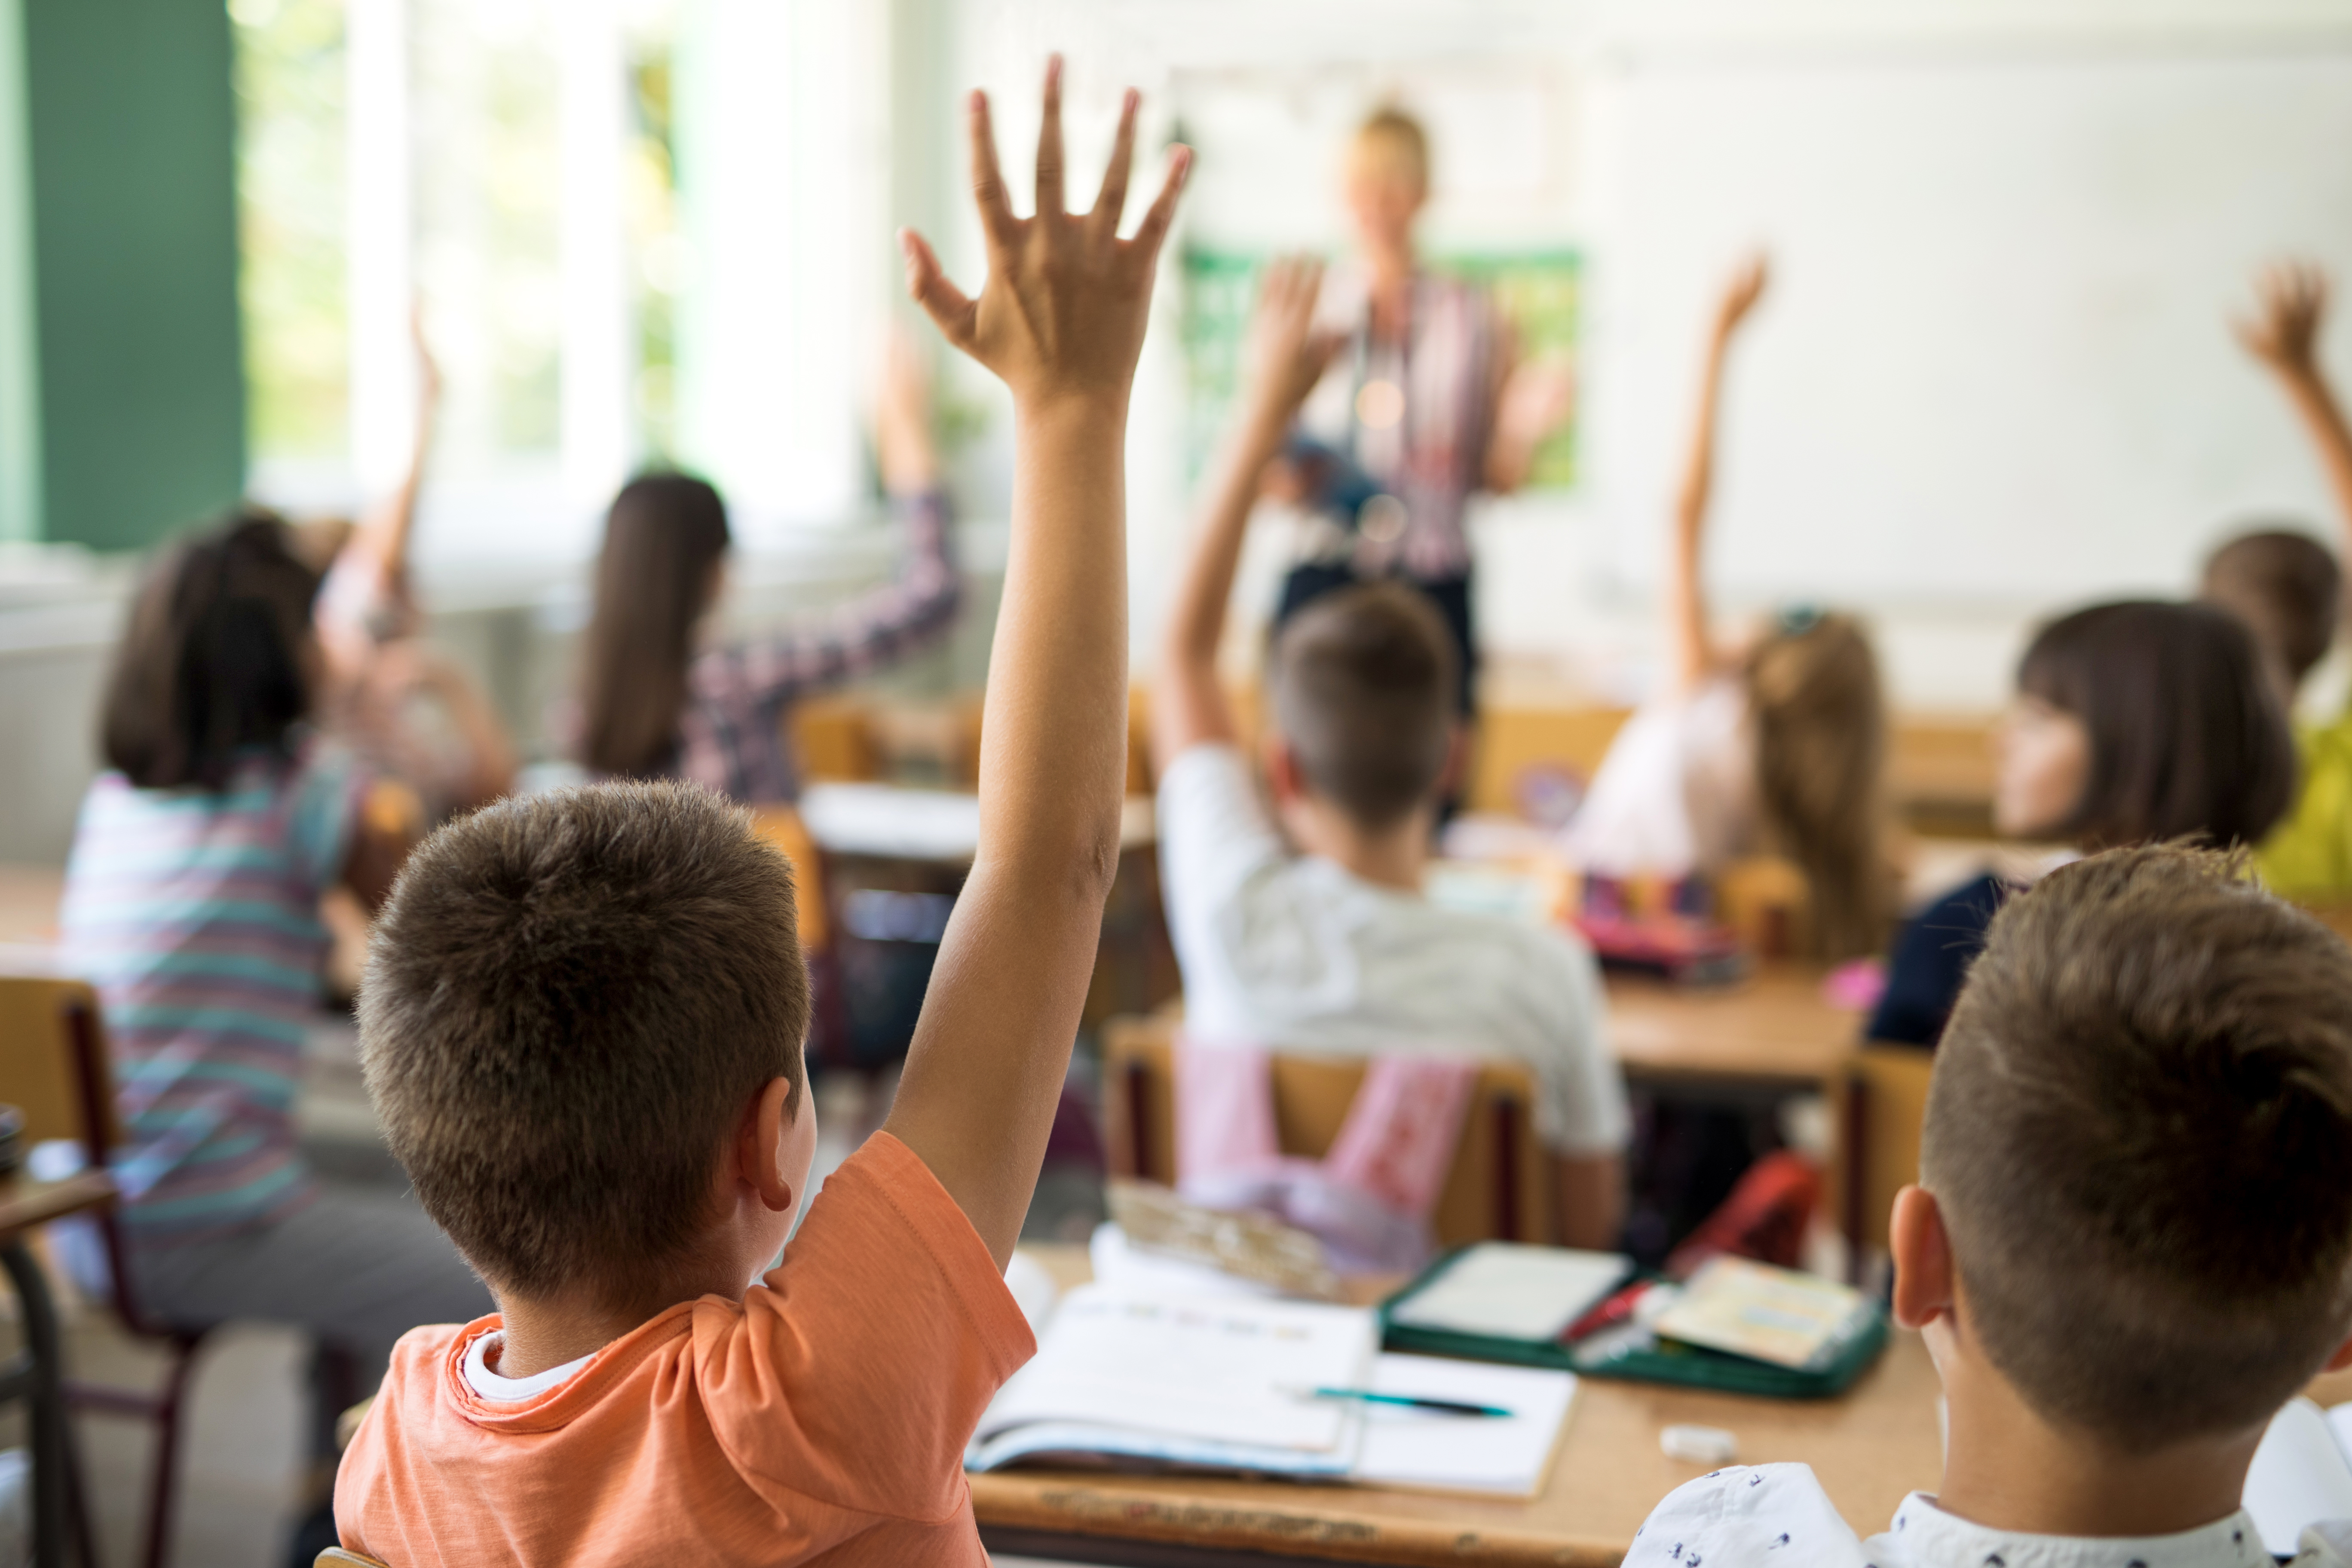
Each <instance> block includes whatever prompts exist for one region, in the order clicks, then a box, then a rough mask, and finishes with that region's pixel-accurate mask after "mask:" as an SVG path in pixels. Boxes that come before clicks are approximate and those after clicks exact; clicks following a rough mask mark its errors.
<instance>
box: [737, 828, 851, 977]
mask: <svg viewBox="0 0 2352 1568" xmlns="http://www.w3.org/2000/svg"><path fill="white" fill-rule="evenodd" d="M751 830H752V831H753V832H755V833H757V834H758V835H759V836H760V837H762V838H764V839H766V840H767V841H768V842H769V843H771V844H772V845H774V846H775V847H777V848H779V849H781V850H782V851H783V852H784V858H785V859H787V860H790V861H791V862H792V863H793V901H794V903H795V905H796V906H797V910H798V913H799V916H800V934H801V951H802V952H818V951H820V950H821V949H823V948H824V946H825V945H826V943H827V942H829V941H830V940H831V938H832V935H833V910H832V908H831V906H830V905H829V904H828V903H827V902H826V900H825V889H824V857H823V856H821V855H820V854H819V853H818V852H817V847H816V840H815V839H814V838H813V837H810V836H809V830H808V824H806V823H804V822H803V821H802V820H801V814H800V813H799V812H797V811H794V810H793V808H792V807H791V806H789V805H767V806H761V808H760V809H759V810H757V811H755V812H753V813H752V814H751Z"/></svg>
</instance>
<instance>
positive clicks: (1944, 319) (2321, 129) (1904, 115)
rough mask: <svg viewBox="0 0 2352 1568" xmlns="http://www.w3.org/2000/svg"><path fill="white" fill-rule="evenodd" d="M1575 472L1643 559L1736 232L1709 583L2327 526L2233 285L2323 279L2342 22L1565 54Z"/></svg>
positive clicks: (1937, 566) (2305, 459) (1947, 579)
mask: <svg viewBox="0 0 2352 1568" xmlns="http://www.w3.org/2000/svg"><path fill="white" fill-rule="evenodd" d="M1588 91H1589V97H1588V99H1587V102H1588V104H1589V108H1590V112H1591V121H1590V122H1589V124H1588V133H1589V141H1588V142H1587V147H1586V152H1587V154H1588V157H1589V159H1590V162H1589V164H1588V167H1587V170H1586V173H1585V179H1586V181H1587V183H1588V191H1589V193H1590V195H1591V201H1592V204H1593V205H1592V223H1593V228H1594V233H1593V243H1592V247H1591V268H1590V274H1589V284H1590V289H1591V294H1590V298H1591V308H1592V314H1591V325H1590V337H1589V355H1590V357H1589V359H1588V379H1587V383H1586V384H1587V387H1588V397H1587V401H1586V407H1585V416H1586V418H1587V422H1588V424H1587V428H1588V431H1589V440H1590V446H1589V447H1588V449H1587V458H1588V468H1587V472H1588V473H1589V474H1590V475H1591V478H1592V484H1593V487H1594V492H1593V493H1592V494H1591V496H1590V497H1589V498H1588V499H1589V500H1590V501H1591V503H1592V504H1593V506H1594V507H1595V509H1596V510H1597V511H1598V513H1599V514H1600V518H1601V521H1604V522H1605V523H1606V525H1607V527H1608V531H1609V535H1610V543H1609V546H1608V551H1609V553H1610V554H1611V555H1612V556H1613V560H1614V564H1615V568H1616V570H1617V572H1618V573H1619V574H1622V579H1624V580H1627V581H1631V582H1633V583H1641V584H1647V583H1650V582H1653V581H1654V580H1655V576H1656V573H1657V563H1658V559H1659V556H1660V553H1661V541H1662V538H1663V535H1662V532H1661V527H1662V524H1663V521H1664V517H1665V515H1666V511H1667V506H1668V502H1669V500H1670V499H1671V497H1672V495H1673V491H1674V487H1675V479H1676V475H1677V472H1678V469H1679V465H1680V462H1681V458H1682V454H1683V448H1684V443H1685V435H1686V431H1687V428H1688V424H1689V420H1690V399H1691V396H1692V395H1693V384H1694V382H1695V380H1696V371H1697V367H1698V353H1699V332H1700V330H1701V324H1702V321H1703V320H1704V319H1705V318H1706V315H1707V314H1708V313H1709V312H1710V311H1711V309H1712V300H1713V298H1714V292H1715V290H1716V289H1717V283H1718V279H1719V278H1720V277H1721V275H1722V274H1723V272H1724V271H1725V270H1726V269H1727V267H1728V266H1729V264H1730V262H1731V261H1732V259H1733V258H1735V257H1736V256H1737V255H1738V253H1739V252H1740V251H1741V250H1742V249H1743V248H1744V247H1747V246H1748V245H1750V244H1753V243H1756V242H1759V241H1760V242H1763V243H1766V244H1768V245H1769V247H1770V248H1771V250H1772V253H1773V257H1774V266H1775V278H1774V283H1773V290H1772V294H1771V296H1770V298H1769V300H1767V302H1766V304H1765V307H1764V308H1763V310H1761V311H1760V312H1759V316H1758V317H1757V318H1756V319H1755V320H1754V321H1752V322H1751V323H1750V325H1749V328H1748V331H1747V333H1746V334H1745V336H1743V338H1742V340H1741V342H1740V343H1739V345H1738V349H1737V350H1736V351H1735V356H1736V357H1735V362H1734V363H1733V366H1732V373H1731V377H1730V380H1729V382H1728V384H1727V397H1728V399H1729V403H1728V410H1727V425H1726V426H1725V429H1724V440H1723V446H1722V448H1721V452H1722V460H1721V463H1720V466H1719V468H1718V470H1717V503H1718V505H1717V511H1716V513H1715V518H1716V537H1715V539H1714V541H1713V542H1712V543H1711V545H1710V552H1709V559H1710V568H1711V572H1712V574H1713V576H1714V578H1715V580H1716V582H1717V584H1718V585H1719V586H1721V587H1723V588H1725V589H1727V590H1728V591H1729V593H1730V595H1732V596H1735V597H1737V596H1754V597H1758V598H1807V599H1822V600H1832V601H1837V602H1845V603H1855V604H1862V605H1873V604H1876V605H1900V604H1934V603H1949V604H2020V603H2024V604H2032V605H2047V604H2052V603H2056V602H2061V601H2063V600H2067V599H2079V598H2081V597H2084V596H2086V595H2104V594H2109V593H2114V592H2116V591H2119V590H2124V589H2147V590H2155V591H2159V592H2163V591H2173V592H2178V591H2181V590H2183V589H2185V588H2186V587H2187V586H2188V585H2189V584H2190V583H2191V582H2192V581H2193V575H2194V571H2195V566H2196V563H2197V561H2198V560H2199V559H2200V557H2201V555H2202V553H2203V552H2204V551H2205V550H2206V549H2207V548H2208V547H2210V544H2211V543H2212V542H2215V541H2216V540H2218V539H2219V538H2221V537H2223V536H2225V535H2226V534H2227V533H2228V532H2230V531H2233V527H2234V526H2235V525H2238V524H2242V522H2243V521H2245V520H2246V519H2247V518H2248V517H2250V516H2253V515H2263V516H2265V517H2271V518H2280V517H2284V518H2287V519H2294V520H2300V521H2303V522H2304V523H2305V525H2306V526H2309V527H2312V528H2314V529H2315V530H2319V531H2325V532H2326V533H2328V534H2330V535H2331V536H2332V533H2333V529H2334V521H2333V515H2332V513H2331V511H2330V510H2329V508H2328V503H2327V499H2326V492H2325V490H2324V489H2323V486H2322V481H2321V478H2320V475H2319V472H2318V469H2317V468H2316V466H2315V463H2314V462H2313V461H2312V458H2311V457H2310V454H2309V452H2308V449H2307V447H2305V443H2304V441H2303V437H2302V433H2301V431H2300V429H2299V428H2298V427H2297V426H2296V425H2295V423H2294V418H2293V416H2292V413H2291V411H2290V410H2289V408H2288V407H2287V405H2286V404H2285V401H2284V398H2283V397H2281V396H2280V395H2278V393H2277V392H2276V390H2275V389H2274V388H2273V386H2272V385H2271V384H2269V382H2268V379H2267V375H2266V373H2264V372H2263V371H2262V370H2261V369H2260V367H2259V366H2257V365H2255V364H2254V363H2252V361H2251V360H2249V359H2247V358H2246V356H2245V355H2244V354H2243V353H2242V351H2241V350H2240V349H2239V348H2238V347H2237V345H2236V343H2235V342H2234V341H2233V340H2232V339H2231V336H2230V334H2229V332H2228V331H2227V329H2226V326H2225V321H2224V317H2225V313H2226V312H2227V311H2228V310H2233V309H2242V308H2244V307H2245V305H2246V303H2247V302H2248V300H2249V299H2250V293H2251V278H2252V271H2253V269H2254V268H2255V267H2256V266H2257V265H2258V264H2259V263H2260V262H2261V261H2262V260H2263V259H2264V258H2268V257H2271V256H2273V255H2276V254H2279V253H2282V252H2284V253H2294V254H2299V255H2304V256H2308V257H2311V258H2315V259H2317V260H2319V261H2321V262H2323V263H2324V264H2326V266H2328V267H2329V268H2331V269H2332V270H2333V271H2334V272H2335V273H2336V277H2337V279H2338V281H2339V285H2340V289H2339V294H2338V303H2337V310H2336V320H2335V321H2333V323H2332V325H2331V330H2330V331H2329V332H2328V334H2327V339H2326V357H2327V362H2328V363H2329V365H2330V368H2331V370H2332V371H2333V372H2334V374H2336V378H2337V384H2338V385H2339V386H2342V387H2346V388H2347V389H2352V52H2347V51H2346V50H2344V49H2342V48H2337V49H2336V50H2333V51H2316V52H2310V53H2305V54H2303V55H2300V56H2288V55H2284V54H2273V55H2265V54H2259V53H2249V54H2241V55H2236V56H2223V57H2220V58H2211V57H2207V58H2195V57H2190V56H2185V55H2179V54H2173V55H2162V54H2154V55H2151V54H2141V55H2137V56H2132V55H2115V56H2110V57H2106V58H2097V57H2085V56H2084V55H2082V54H2073V55H2048V56H2044V57H2042V58H2032V57H2017V56H2011V57H2010V58H2001V57H2000V56H1998V55H1991V54H1984V53H1979V54H1975V55H1970V54H1967V53H1958V54H1952V53H1947V54H1945V55H1942V56H1940V57H1938V56H1930V55H1926V54H1919V55H1909V56H1906V55H1901V54H1895V55H1889V56H1886V57H1884V58H1853V57H1846V58H1835V57H1827V56H1823V57H1816V58H1802V57H1793V58H1792V57H1790V56H1787V55H1783V56H1780V57H1777V58H1770V57H1768V58H1733V57H1715V58H1708V57H1704V56H1694V57H1690V58H1682V59H1675V58H1664V59H1650V60H1639V59H1636V60H1633V61H1631V62H1621V63H1619V64H1617V65H1615V66H1613V67H1611V66H1608V65H1603V66H1601V68H1597V69H1596V71H1595V73H1594V75H1593V76H1592V77H1591V79H1589V82H1588Z"/></svg>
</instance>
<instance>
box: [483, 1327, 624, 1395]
mask: <svg viewBox="0 0 2352 1568" xmlns="http://www.w3.org/2000/svg"><path fill="white" fill-rule="evenodd" d="M506 1342H507V1337H506V1335H505V1334H504V1333H502V1332H500V1331H498V1330H495V1329H494V1330H492V1331H490V1332H488V1333H487V1334H481V1335H478V1336H477V1337H476V1338H475V1340H474V1342H473V1343H471V1344H469V1345H467V1347H466V1383H467V1386H468V1387H470V1388H472V1389H473V1391H474V1392H475V1393H476V1394H479V1395H480V1396H481V1397H482V1398H484V1399H495V1400H497V1401H499V1403H500V1404H504V1405H511V1404H514V1403H516V1402H517V1401H519V1400H524V1399H536V1398H537V1397H539V1396H540V1395H541V1394H545V1393H546V1392H547V1391H548V1390H549V1389H551V1388H554V1387H556V1386H558V1385H559V1384H562V1383H564V1382H566V1381H568V1380H569V1379H570V1378H571V1377H572V1375H573V1374H574V1373H578V1372H579V1370H580V1369H581V1368H582V1367H583V1366H586V1365H587V1364H588V1363H590V1362H592V1361H594V1360H595V1359H596V1352H594V1351H590V1352H588V1353H587V1354H586V1355H583V1356H582V1357H581V1358H580V1359H579V1360H577V1361H567V1362H565V1363H563V1364H562V1366H551V1367H549V1368H548V1369H547V1370H546V1371H545V1372H535V1373H531V1374H530V1376H529V1377H501V1376H499V1374H498V1373H495V1372H492V1371H491V1370H490V1352H492V1351H494V1350H503V1349H504V1348H505V1347H506Z"/></svg>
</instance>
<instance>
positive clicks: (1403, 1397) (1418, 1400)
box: [1310, 1388, 1511, 1415]
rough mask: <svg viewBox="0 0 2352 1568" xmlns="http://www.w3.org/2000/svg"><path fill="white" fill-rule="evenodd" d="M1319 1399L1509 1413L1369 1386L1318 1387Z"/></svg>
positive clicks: (1447, 1412) (1442, 1411)
mask: <svg viewBox="0 0 2352 1568" xmlns="http://www.w3.org/2000/svg"><path fill="white" fill-rule="evenodd" d="M1310 1392H1311V1394H1313V1396H1314V1397H1315V1398H1317V1399H1352V1400H1354V1401H1355V1402H1356V1403H1357V1404H1359V1405H1402V1406H1403V1407H1404V1408H1405V1409H1407V1410H1428V1411H1433V1412H1434V1413H1436V1414H1437V1415H1510V1414H1511V1413H1510V1412H1509V1411H1507V1410H1506V1409H1504V1408H1503V1407H1502V1406H1500V1405H1472V1404H1470V1403H1468V1402H1467V1401H1465V1400H1460V1399H1424V1398H1422V1397H1421V1396H1420V1395H1418V1394H1374V1393H1373V1392H1372V1391H1371V1390H1370V1389H1369V1388H1318V1389H1314V1390H1311V1391H1310Z"/></svg>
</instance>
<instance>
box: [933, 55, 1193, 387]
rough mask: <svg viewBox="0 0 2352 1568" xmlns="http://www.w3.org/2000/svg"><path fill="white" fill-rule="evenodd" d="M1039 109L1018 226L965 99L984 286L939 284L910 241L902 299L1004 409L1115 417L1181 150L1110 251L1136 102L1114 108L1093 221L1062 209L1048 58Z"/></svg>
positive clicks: (1122, 202)
mask: <svg viewBox="0 0 2352 1568" xmlns="http://www.w3.org/2000/svg"><path fill="white" fill-rule="evenodd" d="M1139 101H1140V100H1139V97H1138V95H1137V94H1136V93H1135V92H1134V90H1133V89H1129V92H1128V94H1127V96H1126V100H1125V101H1124V102H1123V103H1122V104H1121V105H1120V108H1119V116H1118V140H1117V142H1115V143H1114V144H1113V145H1112V148H1111V154H1110V165H1109V167H1108V168H1107V169H1105V170H1104V171H1103V179H1102V189H1101V191H1100V193H1099V194H1098V195H1097V196H1096V198H1095V205H1094V209H1093V210H1092V211H1091V212H1087V213H1082V214H1076V215H1074V214H1072V213H1070V212H1068V211H1066V210H1065V207H1064V204H1063V195H1062V58H1061V57H1060V56H1059V55H1056V56H1055V57H1054V58H1051V59H1050V60H1048V61H1047V62H1046V65H1045V120H1044V123H1043V124H1042V125H1041V126H1040V127H1039V129H1038V132H1037V205H1036V211H1035V214H1034V216H1031V217H1028V218H1018V217H1015V216H1013V205H1012V202H1011V200H1010V199H1009V197H1008V196H1007V194H1006V191H1005V186H1004V176H1003V174H1002V173H1001V172H1000V170H999V169H998V166H997V160H996V141H995V135H994V132H993V131H992V128H991V125H990V121H989V112H988V95H987V94H985V93H982V92H974V93H973V94H972V95H971V110H970V112H971V186H972V201H973V204H974V205H977V206H978V207H979V209H980V224H981V229H982V233H983V235H984V236H985V237H986V241H987V248H988V279H987V281H986V282H985V283H984V284H983V285H982V288H981V290H980V295H979V297H978V298H977V299H974V298H972V297H971V296H969V295H967V294H965V293H964V292H963V291H962V290H961V289H958V288H957V287H956V286H955V285H954V284H953V283H952V282H950V281H949V279H948V278H947V275H946V274H945V273H944V272H943V271H941V270H940V261H939V257H938V256H937V255H936V254H935V253H934V252H933V251H932V249H931V247H930V246H929V244H928V243H926V242H925V240H924V239H923V237H922V236H920V235H919V234H917V233H915V232H914V231H913V230H912V229H908V230H906V231H904V232H903V233H902V234H901V235H900V237H899V238H900V243H901V244H902V245H903V246H904V247H905V249H906V253H907V287H908V292H909V293H911V294H912V295H913V296H914V297H915V299H916V300H919V302H920V303H921V305H922V307H923V309H924V310H926V311H928V312H929V315H930V318H931V320H932V321H935V322H937V323H938V325H939V329H940V332H942V333H943V334H945V336H946V338H947V340H948V342H951V343H953V344H955V345H956V347H958V348H960V349H961V350H963V352H964V353H968V354H970V355H971V357H972V358H974V359H976V360H978V361H979V362H980V363H982V364H984V365H986V366H987V367H988V368H989V369H990V370H992V371H993V372H995V373H996V374H997V376H998V377H999V378H1000V379H1001V380H1002V381H1003V383H1004V384H1005V385H1006V386H1007V387H1009V388H1011V389H1012V392H1013V401H1014V402H1015V403H1016V404H1018V405H1023V406H1024V407H1037V406H1042V405H1047V404H1052V403H1055V402H1058V401H1060V400H1062V399H1065V398H1081V399H1085V398H1096V399H1101V398H1108V399H1113V400H1115V402H1116V405H1117V409H1118V412H1120V413H1122V414H1123V413H1124V412H1125V410H1126V406H1127V395H1128V391H1129V387H1130V385H1131V384H1133V381H1134V378H1135V361H1136V356H1137V354H1138V353H1139V352H1140V351H1141V349H1142V346H1143V330H1144V325H1145V321H1146V318H1147V315H1148V312H1149V308H1150V300H1151V278H1152V272H1153V270H1154V268H1155V267H1156V266H1157V264H1158V262H1159V258H1160V242H1161V241H1162V240H1164V239H1165V238H1167V237H1168V226H1169V224H1170V223H1171V221H1172V220H1173V218H1174V217H1175V216H1176V196H1177V193H1178V192H1179V191H1181V189H1182V188H1183V184H1184V174H1185V171H1186V170H1187V169H1188V168H1190V167H1191V165H1192V150H1191V149H1190V148H1187V147H1178V148H1176V149H1175V151H1174V153H1173V155H1172V156H1171V158H1170V160H1169V164H1168V174H1167V177H1166V178H1165V180H1164V181H1163V182H1162V183H1161V185H1160V195H1159V196H1158V197H1157V199H1155V200H1154V201H1153V202H1152V204H1151V207H1150V211H1149V212H1147V213H1145V214H1144V217H1143V223H1142V225H1141V226H1139V228H1138V229H1137V230H1136V234H1135V237H1134V238H1132V239H1121V238H1120V237H1118V224H1119V216H1120V213H1121V211H1122V210H1123V209H1124V208H1125V206H1126V205H1127V178H1128V168H1129V164H1130V163H1132V162H1133V161H1134V155H1135V112H1136V108H1137V105H1138V103H1139Z"/></svg>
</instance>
